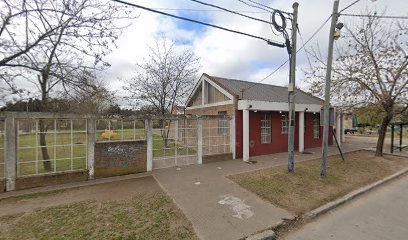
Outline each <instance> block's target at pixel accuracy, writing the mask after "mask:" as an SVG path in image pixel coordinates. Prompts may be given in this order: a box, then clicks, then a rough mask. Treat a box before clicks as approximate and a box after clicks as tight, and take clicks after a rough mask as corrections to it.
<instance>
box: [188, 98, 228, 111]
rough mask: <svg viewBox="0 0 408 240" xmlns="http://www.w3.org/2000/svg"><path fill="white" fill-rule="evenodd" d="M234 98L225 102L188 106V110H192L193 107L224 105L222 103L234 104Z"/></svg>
mask: <svg viewBox="0 0 408 240" xmlns="http://www.w3.org/2000/svg"><path fill="white" fill-rule="evenodd" d="M233 103H234V101H233V100H228V101H224V102H217V103H210V104H204V105H197V106H191V107H186V110H192V109H199V108H207V107H217V106H222V105H229V104H233Z"/></svg>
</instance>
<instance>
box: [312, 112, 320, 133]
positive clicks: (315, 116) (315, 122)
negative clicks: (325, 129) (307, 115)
mask: <svg viewBox="0 0 408 240" xmlns="http://www.w3.org/2000/svg"><path fill="white" fill-rule="evenodd" d="M319 115H320V114H318V113H315V114H313V138H314V139H320V116H319Z"/></svg>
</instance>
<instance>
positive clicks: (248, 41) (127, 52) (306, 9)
mask: <svg viewBox="0 0 408 240" xmlns="http://www.w3.org/2000/svg"><path fill="white" fill-rule="evenodd" d="M127 1H128V2H131V3H134V4H138V5H142V6H145V7H149V8H154V9H156V10H159V11H163V12H167V13H171V14H174V15H178V16H183V17H187V18H191V19H195V20H199V21H203V22H207V23H211V24H215V25H219V26H222V27H226V28H229V29H234V30H238V31H241V32H245V33H249V34H252V35H256V36H261V37H263V38H267V39H271V40H274V41H277V42H283V41H284V38H283V36H282V35H275V34H274V33H273V32H272V30H271V26H270V25H269V24H266V23H262V22H258V21H254V20H251V19H246V18H244V17H241V16H237V15H234V14H230V13H228V12H224V11H220V10H216V9H215V8H211V7H207V6H204V5H201V4H198V3H195V2H192V1H189V0H177V1H176V0H150V1H146V0H127ZM202 1H203V2H206V3H211V4H214V5H217V6H220V7H224V8H227V9H230V10H234V11H241V12H242V13H243V14H246V15H250V16H252V17H256V18H260V19H264V20H266V21H268V20H270V14H268V13H266V12H265V11H263V10H260V9H257V8H253V7H250V6H247V5H245V4H243V3H242V2H240V1H238V0H223V1H215V0H202ZM248 1H249V0H246V2H248ZM257 1H258V2H260V3H262V4H264V5H266V6H269V7H272V8H276V9H279V10H282V11H286V12H292V4H293V1H285V0H274V1H262V0H257ZM333 2H334V1H329V0H312V1H311V0H299V1H298V3H299V15H298V26H299V30H300V35H299V34H298V41H297V46H298V48H299V47H300V46H302V38H303V41H306V40H307V39H309V37H311V36H312V34H313V33H314V32H315V31H316V29H318V28H319V26H320V25H321V24H322V23H323V22H324V21H325V20H326V19H327V18H328V17H329V16H330V14H331V12H332V10H333ZM353 2H355V0H340V6H339V9H340V10H342V9H343V8H345V7H347V6H348V5H350V4H352V3H353ZM189 9H190V10H189ZM191 9H194V10H195V11H193V10H191ZM214 10H216V11H214ZM367 10H370V11H378V12H383V11H384V10H386V15H398V16H408V1H407V0H387V1H385V0H377V1H374V2H373V1H371V0H360V1H359V2H358V3H356V4H355V5H353V6H351V7H350V8H348V9H346V10H345V11H344V13H352V14H361V13H365V12H366V11H367ZM134 11H135V12H136V13H137V14H139V17H138V18H136V19H135V20H134V21H133V22H132V26H131V27H130V28H128V29H126V30H125V31H124V33H123V34H122V35H121V37H120V38H119V40H118V42H117V44H118V48H117V49H114V50H113V52H112V53H111V54H110V55H109V56H108V57H107V59H106V60H108V61H109V62H110V63H111V64H112V66H111V68H110V69H109V70H108V71H107V73H106V74H104V79H105V84H106V86H107V87H108V88H109V89H112V90H114V91H117V93H118V94H121V93H123V91H122V86H123V84H124V81H123V80H127V79H129V78H131V77H132V75H133V74H134V73H135V69H136V68H135V64H136V63H140V62H141V61H143V58H146V56H147V54H148V47H147V46H148V45H152V44H154V41H155V39H157V38H158V37H160V36H163V35H165V36H166V37H167V38H169V39H172V40H173V41H176V42H177V43H178V44H179V45H180V47H182V48H191V49H192V50H193V51H194V52H195V54H196V55H197V56H198V57H199V58H200V64H201V66H202V67H201V69H200V72H199V75H201V74H202V73H207V74H209V75H214V76H219V77H225V78H233V79H241V80H247V81H253V82H259V81H261V80H263V79H264V78H265V77H266V76H268V75H269V74H270V73H271V72H273V71H274V70H275V69H276V68H277V67H278V66H280V65H281V64H282V63H283V62H285V61H286V60H287V59H288V54H287V51H286V49H285V48H278V47H274V46H270V45H267V44H266V42H265V41H262V40H259V39H254V38H250V37H246V36H241V35H237V34H234V33H229V32H226V31H223V30H219V29H215V28H210V27H206V26H202V25H198V24H195V23H190V22H186V21H183V20H178V19H174V18H171V17H167V16H162V15H159V14H156V13H150V12H147V11H145V10H141V9H136V8H135V9H134ZM339 21H340V22H343V23H344V24H346V25H347V24H352V23H355V22H356V21H359V19H358V18H357V17H346V16H341V17H340V18H339ZM404 21H407V20H404ZM288 25H289V27H290V24H289V22H288ZM329 27H330V21H329V22H327V23H326V24H325V26H324V28H322V29H321V31H320V32H319V33H318V34H317V35H316V36H315V37H313V38H312V40H311V41H310V43H309V44H307V45H306V49H308V48H310V47H311V46H316V45H317V44H318V45H319V46H320V48H321V49H322V50H323V51H325V49H327V42H328V37H329ZM288 31H289V32H290V30H288ZM336 44H344V41H343V42H342V39H341V38H340V39H339V40H337V42H336ZM308 66H309V63H308V59H307V56H306V54H305V51H303V50H302V51H299V53H298V54H297V64H296V84H297V86H299V87H301V88H303V89H306V90H307V83H306V82H305V79H304V74H303V72H302V69H306V68H308ZM288 72H289V65H288V64H286V65H285V66H283V67H282V68H281V69H280V70H279V71H277V72H276V73H275V74H273V75H272V76H270V77H268V78H266V79H264V80H263V81H262V82H263V83H266V84H273V85H280V86H285V85H287V83H288V80H289V79H288ZM119 79H120V80H119ZM197 80H198V77H197Z"/></svg>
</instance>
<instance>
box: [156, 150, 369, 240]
mask: <svg viewBox="0 0 408 240" xmlns="http://www.w3.org/2000/svg"><path fill="white" fill-rule="evenodd" d="M365 147H367V144H364V143H361V144H360V143H355V142H349V143H346V144H343V146H342V148H343V151H344V152H348V151H353V150H357V149H362V148H365ZM307 151H308V152H314V153H313V154H298V153H296V159H295V162H296V161H297V162H299V161H305V160H310V159H314V158H319V157H320V155H321V148H314V149H307ZM329 154H331V155H333V154H338V150H337V148H335V147H330V149H329ZM251 160H255V161H257V163H256V164H247V163H244V162H243V161H242V160H241V159H237V160H230V161H224V162H218V163H210V164H204V165H191V166H185V167H181V168H170V169H162V170H156V171H154V172H153V176H154V177H155V178H156V180H157V181H158V183H159V184H160V185H161V187H162V188H163V189H164V190H165V191H166V192H167V193H168V194H169V195H170V197H172V198H173V200H174V201H175V203H176V204H177V205H178V206H179V207H180V208H181V210H182V211H183V212H184V214H185V215H186V217H187V218H188V219H189V220H190V221H191V222H192V224H193V226H194V228H195V231H196V233H197V235H198V236H199V238H200V239H211V240H213V239H225V240H228V239H231V240H236V239H240V238H243V237H246V236H249V235H251V234H253V233H256V232H258V231H262V230H265V229H267V228H271V227H273V226H276V225H277V224H279V223H281V222H282V219H285V218H292V217H293V216H292V214H290V213H289V212H287V211H286V210H285V209H282V208H279V207H277V206H274V205H272V204H270V203H268V202H266V201H264V200H262V199H261V198H260V197H258V196H257V195H255V194H253V193H251V192H248V191H246V190H245V189H243V188H241V187H240V186H238V185H237V184H235V183H234V182H232V181H230V180H229V179H228V178H226V176H228V175H233V174H237V173H242V172H246V171H253V170H257V169H262V168H268V167H272V166H277V165H282V164H286V163H287V153H278V154H272V155H267V156H260V157H253V158H251Z"/></svg>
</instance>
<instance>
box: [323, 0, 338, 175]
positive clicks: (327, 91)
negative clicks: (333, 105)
mask: <svg viewBox="0 0 408 240" xmlns="http://www.w3.org/2000/svg"><path fill="white" fill-rule="evenodd" d="M338 11H339V0H334V5H333V14H332V19H331V25H330V33H329V49H328V54H327V69H326V82H325V89H324V108H323V109H324V110H323V114H324V115H323V117H324V119H323V144H322V165H321V171H320V176H322V177H326V170H327V148H328V145H329V121H330V119H329V116H330V115H329V114H330V113H329V108H330V85H331V70H332V62H333V45H334V32H335V30H336V24H337V19H338V17H339V14H338Z"/></svg>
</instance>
